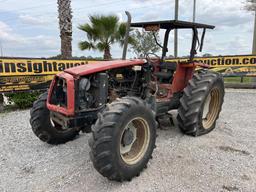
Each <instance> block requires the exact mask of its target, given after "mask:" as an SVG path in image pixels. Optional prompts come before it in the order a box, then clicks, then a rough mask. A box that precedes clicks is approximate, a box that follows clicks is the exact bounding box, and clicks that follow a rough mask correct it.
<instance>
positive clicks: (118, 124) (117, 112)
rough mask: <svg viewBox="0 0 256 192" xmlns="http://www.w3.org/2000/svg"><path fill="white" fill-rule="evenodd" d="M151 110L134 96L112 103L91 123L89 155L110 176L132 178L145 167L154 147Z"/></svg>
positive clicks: (95, 164)
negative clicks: (93, 123)
mask: <svg viewBox="0 0 256 192" xmlns="http://www.w3.org/2000/svg"><path fill="white" fill-rule="evenodd" d="M155 140H156V121H155V115H154V112H153V111H152V110H151V108H150V107H148V106H146V103H145V102H144V101H142V100H141V99H139V98H136V97H124V98H122V99H120V100H117V101H114V102H113V103H111V104H110V105H109V106H108V107H107V108H106V109H105V110H104V111H103V113H101V114H99V118H98V120H97V122H96V123H95V125H94V126H93V127H92V137H91V138H90V140H89V145H90V147H91V152H90V157H91V160H92V162H93V165H94V167H95V168H96V169H97V171H98V172H99V173H101V174H102V175H103V176H105V177H107V178H108V179H110V180H116V181H124V180H128V181H129V180H131V179H132V178H133V177H134V176H138V175H139V173H140V172H141V171H142V170H143V169H144V168H145V167H146V165H147V163H148V161H149V159H150V158H151V157H152V152H153V150H154V148H155Z"/></svg>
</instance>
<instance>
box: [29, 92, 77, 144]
mask: <svg viewBox="0 0 256 192" xmlns="http://www.w3.org/2000/svg"><path fill="white" fill-rule="evenodd" d="M46 100H47V92H45V93H43V94H42V95H40V96H39V98H38V100H36V101H35V102H34V104H33V107H32V108H31V110H30V124H31V127H32V131H33V132H34V134H35V135H36V136H37V137H38V138H39V139H40V140H41V141H44V142H47V143H49V144H62V143H65V142H67V141H70V140H72V139H74V138H75V137H76V136H77V135H78V133H79V130H76V129H71V128H70V129H65V128H62V126H60V125H58V123H56V122H54V121H53V120H51V118H50V111H49V110H48V108H47V106H46Z"/></svg>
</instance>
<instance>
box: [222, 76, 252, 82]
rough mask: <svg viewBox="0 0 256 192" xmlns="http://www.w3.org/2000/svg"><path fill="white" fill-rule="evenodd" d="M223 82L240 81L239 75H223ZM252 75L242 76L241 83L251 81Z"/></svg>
mask: <svg viewBox="0 0 256 192" xmlns="http://www.w3.org/2000/svg"><path fill="white" fill-rule="evenodd" d="M224 82H225V83H241V77H224ZM251 82H252V77H243V83H251Z"/></svg>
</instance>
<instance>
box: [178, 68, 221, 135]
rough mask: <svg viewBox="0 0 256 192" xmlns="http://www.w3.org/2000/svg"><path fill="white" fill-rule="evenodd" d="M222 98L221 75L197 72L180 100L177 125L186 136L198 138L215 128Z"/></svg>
mask: <svg viewBox="0 0 256 192" xmlns="http://www.w3.org/2000/svg"><path fill="white" fill-rule="evenodd" d="M223 98H224V83H223V78H222V76H221V74H219V73H216V72H212V71H208V70H204V69H202V70H199V71H198V72H197V73H195V75H194V76H193V78H192V79H191V80H190V81H189V84H188V86H187V87H186V88H185V89H184V94H183V96H182V98H181V99H180V107H179V109H178V124H179V127H180V129H181V130H182V131H183V132H184V133H185V134H188V135H193V136H199V135H203V134H206V133H209V132H210V131H212V130H213V129H214V128H215V124H216V120H217V119H218V117H219V113H220V111H221V107H222V104H223Z"/></svg>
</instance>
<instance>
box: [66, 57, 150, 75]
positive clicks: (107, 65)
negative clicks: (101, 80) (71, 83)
mask: <svg viewBox="0 0 256 192" xmlns="http://www.w3.org/2000/svg"><path fill="white" fill-rule="evenodd" d="M144 63H146V61H145V60H143V59H132V60H114V61H100V62H98V63H91V64H86V65H80V66H77V67H73V68H70V69H66V70H65V72H66V73H69V74H71V75H73V76H77V77H79V76H84V75H88V74H92V73H97V72H100V71H105V70H108V69H114V68H120V67H127V66H133V65H143V64H144Z"/></svg>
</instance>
